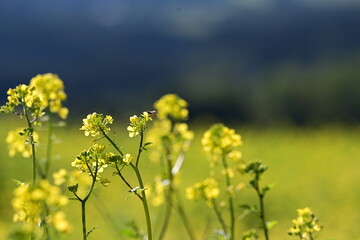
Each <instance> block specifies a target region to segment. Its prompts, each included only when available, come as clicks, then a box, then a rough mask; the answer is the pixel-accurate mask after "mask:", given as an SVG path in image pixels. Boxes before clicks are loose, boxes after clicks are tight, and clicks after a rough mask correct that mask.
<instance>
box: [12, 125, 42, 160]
mask: <svg viewBox="0 0 360 240" xmlns="http://www.w3.org/2000/svg"><path fill="white" fill-rule="evenodd" d="M20 133H22V135H20ZM33 139H34V142H35V143H36V142H38V140H39V135H38V134H37V133H36V132H33ZM5 141H6V143H7V144H8V148H9V156H10V157H14V156H15V154H16V153H21V154H22V156H23V157H25V158H29V157H31V154H32V149H31V144H30V143H29V137H28V136H27V135H26V134H25V133H24V128H17V129H15V130H11V131H9V133H8V135H7V137H6V140H5Z"/></svg>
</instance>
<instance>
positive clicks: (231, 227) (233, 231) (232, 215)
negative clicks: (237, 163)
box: [222, 154, 235, 240]
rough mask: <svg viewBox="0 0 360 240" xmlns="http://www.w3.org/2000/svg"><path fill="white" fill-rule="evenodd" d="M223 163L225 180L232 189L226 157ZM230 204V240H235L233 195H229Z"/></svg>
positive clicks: (223, 157)
mask: <svg viewBox="0 0 360 240" xmlns="http://www.w3.org/2000/svg"><path fill="white" fill-rule="evenodd" d="M222 162H223V166H224V170H225V172H226V174H225V180H226V187H227V188H230V187H231V181H230V176H229V173H228V165H227V162H226V159H225V155H224V154H223V156H222ZM228 202H229V210H230V240H234V239H235V210H234V201H233V197H232V195H231V193H229V194H228Z"/></svg>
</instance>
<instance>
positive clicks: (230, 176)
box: [222, 168, 235, 178]
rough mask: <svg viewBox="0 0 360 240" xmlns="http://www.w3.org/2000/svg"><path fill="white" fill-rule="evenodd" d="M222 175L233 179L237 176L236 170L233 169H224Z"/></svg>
mask: <svg viewBox="0 0 360 240" xmlns="http://www.w3.org/2000/svg"><path fill="white" fill-rule="evenodd" d="M222 174H224V175H228V176H229V178H233V177H234V176H235V173H234V170H232V169H231V168H227V169H223V171H222Z"/></svg>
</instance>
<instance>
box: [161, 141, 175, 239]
mask: <svg viewBox="0 0 360 240" xmlns="http://www.w3.org/2000/svg"><path fill="white" fill-rule="evenodd" d="M170 152H171V151H170V149H169V147H167V148H166V151H165V154H166V166H167V177H168V179H169V187H168V190H167V192H166V208H165V217H164V222H163V225H162V228H161V231H160V235H159V240H162V239H163V238H164V237H165V233H166V230H167V228H168V226H169V222H170V217H171V212H172V206H173V192H174V191H173V190H174V188H173V179H174V176H173V174H172V172H171V171H172V163H171V155H170Z"/></svg>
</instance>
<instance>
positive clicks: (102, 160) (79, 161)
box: [71, 143, 114, 186]
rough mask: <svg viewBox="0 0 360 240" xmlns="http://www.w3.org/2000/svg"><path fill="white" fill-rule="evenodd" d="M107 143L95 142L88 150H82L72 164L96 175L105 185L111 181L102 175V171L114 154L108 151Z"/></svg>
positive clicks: (91, 174)
mask: <svg viewBox="0 0 360 240" xmlns="http://www.w3.org/2000/svg"><path fill="white" fill-rule="evenodd" d="M105 150H106V145H104V144H97V143H96V144H93V145H92V146H91V147H90V148H89V149H88V150H85V151H82V152H81V153H80V154H79V155H77V156H76V158H75V160H74V161H73V162H72V163H71V166H73V167H76V168H78V169H79V170H80V171H82V172H85V173H88V174H89V175H90V176H93V175H95V173H96V180H97V181H98V182H100V183H102V184H103V185H104V186H106V185H108V183H109V181H108V180H107V179H104V178H102V177H101V175H100V174H101V173H102V172H103V171H104V169H105V168H107V167H108V166H109V164H111V162H110V159H111V158H112V157H113V156H114V154H113V153H110V152H106V151H105Z"/></svg>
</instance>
